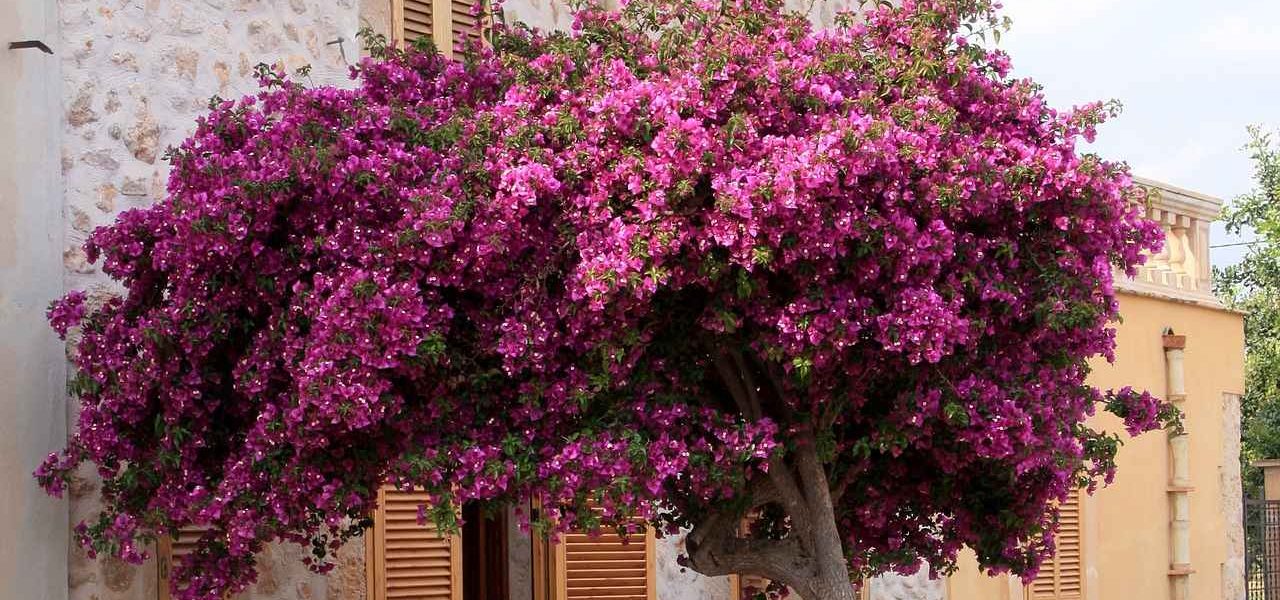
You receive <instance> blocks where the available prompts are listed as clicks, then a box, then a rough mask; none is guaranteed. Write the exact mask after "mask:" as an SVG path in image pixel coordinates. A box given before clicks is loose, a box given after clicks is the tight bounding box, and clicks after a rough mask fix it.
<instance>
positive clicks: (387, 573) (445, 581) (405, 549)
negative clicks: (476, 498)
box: [365, 487, 462, 600]
mask: <svg viewBox="0 0 1280 600" xmlns="http://www.w3.org/2000/svg"><path fill="white" fill-rule="evenodd" d="M427 500H428V498H427V494H426V493H423V492H403V491H400V490H397V489H395V488H392V487H384V488H383V489H381V490H379V491H378V509H377V511H376V512H375V513H374V518H373V528H372V529H371V530H370V531H369V536H368V539H367V540H366V541H365V543H366V544H367V545H368V546H367V547H368V548H369V552H368V556H367V559H366V560H367V561H368V563H367V569H368V583H369V596H368V597H369V600H396V599H401V598H402V599H406V600H461V599H462V547H461V546H462V536H461V535H452V536H449V537H445V536H443V535H441V533H440V532H439V531H438V530H437V529H436V528H435V525H433V524H431V523H430V522H428V523H426V524H425V525H419V524H418V506H419V505H421V504H424V503H426V502H427Z"/></svg>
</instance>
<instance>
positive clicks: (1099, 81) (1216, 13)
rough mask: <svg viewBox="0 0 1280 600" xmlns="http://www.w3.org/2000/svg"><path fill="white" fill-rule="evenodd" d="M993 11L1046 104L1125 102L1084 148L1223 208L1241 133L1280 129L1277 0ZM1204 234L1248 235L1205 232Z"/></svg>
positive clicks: (1047, 3) (1235, 186)
mask: <svg viewBox="0 0 1280 600" xmlns="http://www.w3.org/2000/svg"><path fill="white" fill-rule="evenodd" d="M1003 14H1006V15H1008V16H1009V17H1011V18H1012V19H1013V27H1012V29H1011V30H1010V31H1008V32H1007V33H1005V34H1004V36H1003V37H1002V39H1001V42H1000V47H1001V48H1003V49H1004V50H1005V51H1006V52H1008V53H1009V55H1010V56H1011V57H1012V59H1013V67H1014V71H1013V74H1014V75H1015V76H1018V77H1031V78H1032V79H1034V80H1036V81H1038V82H1039V83H1040V84H1041V85H1043V86H1044V88H1045V95H1046V96H1047V97H1048V99H1049V102H1050V104H1052V105H1053V106H1055V107H1059V108H1066V107H1070V106H1073V105H1077V104H1083V103H1085V102H1090V101H1094V100H1109V99H1116V100H1119V101H1120V102H1121V103H1123V104H1124V113H1123V114H1121V115H1120V117H1118V118H1117V119H1115V120H1113V121H1110V122H1109V123H1107V124H1106V125H1104V126H1103V127H1102V128H1101V129H1100V130H1099V134H1098V138H1097V141H1096V142H1095V143H1094V144H1093V145H1092V146H1091V147H1090V146H1085V148H1084V149H1088V150H1089V151H1092V152H1097V153H1098V154H1101V155H1102V156H1104V157H1106V158H1108V159H1111V160H1122V161H1126V162H1128V163H1129V165H1130V166H1132V167H1133V172H1134V173H1135V174H1136V175H1141V176H1143V177H1149V178H1151V179H1157V180H1160V181H1164V182H1167V183H1171V184H1173V185H1176V186H1179V187H1184V188H1188V189H1191V190H1195V191H1197V192H1201V193H1205V194H1209V195H1211V196H1216V197H1218V198H1222V199H1224V200H1227V201H1230V200H1231V199H1232V198H1234V197H1236V196H1238V195H1240V194H1242V193H1244V192H1247V191H1249V189H1250V187H1251V176H1252V169H1253V167H1252V163H1251V162H1250V160H1249V156H1248V153H1247V152H1246V151H1245V150H1244V149H1243V147H1244V145H1245V143H1246V142H1247V141H1248V139H1249V136H1248V132H1247V131H1246V127H1247V126H1249V125H1259V126H1261V127H1263V128H1265V129H1269V130H1272V131H1276V130H1280V0H1211V1H1209V2H1206V1H1204V0H1195V1H1193V0H1004V10H1003ZM1210 239H1211V243H1212V244H1213V245H1219V244H1227V243H1239V242H1245V241H1248V240H1249V239H1251V238H1250V236H1247V235H1245V236H1241V237H1238V238H1230V237H1228V236H1227V234H1226V233H1225V231H1223V229H1222V227H1221V226H1220V225H1215V227H1214V230H1213V232H1212V234H1211V238H1210ZM1245 250H1246V248H1245V247H1239V246H1237V247H1229V248H1216V249H1213V250H1212V251H1211V253H1212V256H1211V260H1212V261H1213V263H1214V264H1216V265H1222V264H1229V263H1231V262H1235V261H1237V260H1239V257H1240V256H1241V255H1242V254H1243V252H1244V251H1245Z"/></svg>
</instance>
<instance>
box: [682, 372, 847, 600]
mask: <svg viewBox="0 0 1280 600" xmlns="http://www.w3.org/2000/svg"><path fill="white" fill-rule="evenodd" d="M711 359H712V361H713V364H714V366H715V368H716V371H717V372H718V375H719V376H720V379H721V380H722V382H723V383H724V385H725V387H726V388H727V390H728V391H729V395H730V396H732V399H733V401H734V404H735V405H736V406H737V407H738V409H739V410H740V411H741V413H742V415H743V416H744V417H746V418H748V419H753V420H754V419H759V418H761V417H762V416H764V415H765V414H766V413H769V416H770V417H772V418H774V419H775V420H779V421H782V423H780V424H782V425H784V426H785V425H787V424H788V423H785V422H786V421H791V423H790V424H791V425H793V426H794V429H793V430H795V431H796V435H797V438H796V451H795V452H794V453H793V454H792V455H790V456H788V457H783V456H782V455H776V456H774V457H772V458H770V460H769V470H768V473H767V474H766V475H765V476H762V477H759V478H757V479H756V480H755V481H753V482H752V483H751V484H750V485H749V486H748V488H747V489H746V490H744V493H745V494H747V496H748V497H749V498H750V499H751V502H750V504H751V506H750V508H751V509H755V508H758V507H761V506H765V505H775V506H778V507H781V509H782V510H783V511H784V512H785V513H786V515H787V517H788V522H789V529H788V531H787V535H786V536H785V537H783V538H782V539H756V538H751V537H744V536H742V535H741V534H742V530H741V525H742V523H741V518H742V514H741V513H740V512H736V511H738V510H740V508H741V507H737V508H733V507H725V508H724V509H723V511H712V512H711V513H710V514H709V515H707V516H706V517H705V518H704V519H703V520H702V521H701V522H699V523H696V524H695V525H694V527H693V530H692V531H690V532H689V535H688V537H687V538H686V540H685V542H686V548H687V550H688V556H687V562H686V565H687V566H688V567H689V568H692V569H693V570H694V571H697V572H699V573H702V574H703V575H707V576H711V577H714V576H721V575H730V574H745V575H759V576H762V577H765V578H767V579H769V580H770V581H774V582H777V583H780V584H782V585H786V586H787V587H789V588H791V589H792V590H794V591H795V592H796V593H797V594H799V596H800V597H801V598H803V599H804V600H856V598H855V595H854V593H853V582H852V580H851V579H850V577H849V566H848V562H847V561H846V559H845V553H844V542H843V540H842V539H841V537H840V531H839V528H838V527H837V524H836V517H835V503H836V501H837V499H838V497H839V495H840V493H841V492H843V489H838V490H835V492H834V493H833V490H832V487H831V482H830V481H828V477H827V472H826V469H825V468H824V466H823V465H822V461H821V460H820V459H819V458H818V454H817V444H816V438H815V435H814V427H815V423H813V422H812V421H810V422H801V423H795V422H794V417H795V415H794V414H793V413H791V411H790V409H789V408H788V407H787V406H786V402H785V401H784V400H783V398H782V397H781V394H782V393H783V392H782V390H783V386H782V383H781V382H780V381H779V380H778V379H777V378H776V377H777V376H776V375H775V374H773V373H770V372H769V371H768V365H767V364H766V365H761V364H759V363H758V362H753V361H752V360H751V359H750V358H744V356H743V355H742V354H741V353H739V352H737V351H733V350H729V351H720V352H714V353H713V354H712V355H711ZM762 384H768V387H763V386H762ZM818 426H821V425H818ZM841 479H843V478H841ZM843 485H845V482H843V481H842V482H838V483H837V486H841V487H842V486H843ZM735 600H736V599H735Z"/></svg>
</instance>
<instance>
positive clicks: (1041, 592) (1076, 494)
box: [1027, 490, 1084, 600]
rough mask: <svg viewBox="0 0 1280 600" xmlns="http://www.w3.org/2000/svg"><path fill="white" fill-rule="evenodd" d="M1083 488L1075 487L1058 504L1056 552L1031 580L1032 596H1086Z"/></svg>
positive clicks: (1045, 599)
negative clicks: (1063, 500)
mask: <svg viewBox="0 0 1280 600" xmlns="http://www.w3.org/2000/svg"><path fill="white" fill-rule="evenodd" d="M1080 496H1081V491H1080V490H1075V491H1073V492H1071V495H1070V496H1068V497H1067V500H1066V501H1065V502H1063V503H1062V504H1061V505H1059V506H1058V511H1059V517H1058V519H1059V520H1058V535H1057V545H1058V550H1057V553H1056V554H1054V556H1053V559H1051V560H1049V561H1046V562H1045V563H1044V564H1043V565H1042V566H1041V567H1040V572H1039V573H1037V574H1036V578H1035V579H1034V580H1032V582H1031V585H1030V587H1029V588H1028V591H1027V597H1028V598H1030V599H1032V600H1080V599H1081V598H1083V597H1084V553H1083V550H1084V549H1083V544H1082V543H1081V542H1082V536H1081V512H1080V502H1081V498H1080Z"/></svg>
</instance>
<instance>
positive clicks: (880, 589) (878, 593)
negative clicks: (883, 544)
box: [870, 568, 947, 600]
mask: <svg viewBox="0 0 1280 600" xmlns="http://www.w3.org/2000/svg"><path fill="white" fill-rule="evenodd" d="M870 591H871V600H943V599H944V598H946V594H947V590H946V581H944V580H942V579H930V578H929V569H928V568H922V569H920V570H919V571H917V572H916V573H915V574H914V575H905V576H904V575H895V574H889V575H881V576H880V577H876V578H875V579H872V580H871V589H870Z"/></svg>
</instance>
